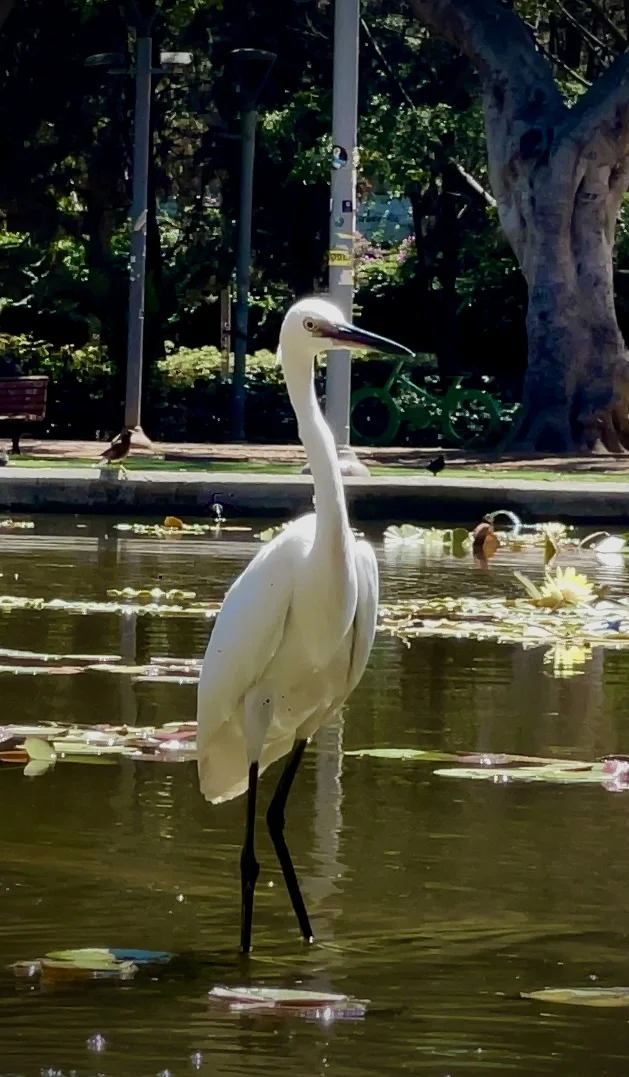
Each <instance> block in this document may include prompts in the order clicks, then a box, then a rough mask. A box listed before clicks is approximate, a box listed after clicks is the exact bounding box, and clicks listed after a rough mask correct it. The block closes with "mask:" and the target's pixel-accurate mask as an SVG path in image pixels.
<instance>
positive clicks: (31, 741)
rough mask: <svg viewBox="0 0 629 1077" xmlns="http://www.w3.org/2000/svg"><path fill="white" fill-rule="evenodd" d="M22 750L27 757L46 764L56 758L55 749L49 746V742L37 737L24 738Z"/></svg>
mask: <svg viewBox="0 0 629 1077" xmlns="http://www.w3.org/2000/svg"><path fill="white" fill-rule="evenodd" d="M24 751H25V752H26V754H27V755H28V758H29V759H32V760H35V761H36V762H42V763H47V764H48V765H50V764H51V763H54V762H55V760H56V758H57V756H56V755H55V751H54V749H53V748H51V747H50V744H48V742H47V741H45V740H40V739H39V738H37V737H27V738H26V740H25V741H24Z"/></svg>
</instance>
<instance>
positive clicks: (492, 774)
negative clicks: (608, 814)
mask: <svg viewBox="0 0 629 1077" xmlns="http://www.w3.org/2000/svg"><path fill="white" fill-rule="evenodd" d="M434 773H435V774H436V775H438V777H440V778H464V779H467V780H471V781H490V782H494V783H501V782H510V781H518V782H550V783H551V784H555V785H600V784H601V783H603V784H605V783H606V782H610V783H611V782H612V781H613V782H614V788H616V789H620V788H622V785H621V784H620V783H618V775H617V773H615V772H614V771H613V769H612V768H611V767H610V765H609V763H584V762H581V761H574V762H573V761H570V762H562V763H547V764H545V765H544V766H521V767H449V768H444V769H440V770H436V771H435V772H434ZM625 787H626V788H627V789H629V780H628V781H627V783H626V786H625Z"/></svg>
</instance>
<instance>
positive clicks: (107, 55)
mask: <svg viewBox="0 0 629 1077" xmlns="http://www.w3.org/2000/svg"><path fill="white" fill-rule="evenodd" d="M83 63H84V66H85V67H124V66H125V65H126V57H124V56H123V55H122V53H121V52H95V53H94V54H93V55H92V56H87V57H86V58H85V60H84V61H83Z"/></svg>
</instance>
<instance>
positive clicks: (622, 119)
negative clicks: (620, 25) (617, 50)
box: [558, 52, 629, 168]
mask: <svg viewBox="0 0 629 1077" xmlns="http://www.w3.org/2000/svg"><path fill="white" fill-rule="evenodd" d="M558 141H561V142H564V143H565V142H566V141H568V142H572V143H573V144H575V145H577V146H579V147H582V148H585V147H589V148H590V149H591V151H592V152H595V153H596V155H597V159H598V161H599V163H600V164H604V165H608V166H609V167H610V168H613V167H614V166H615V165H617V163H618V161H619V159H620V158H622V157H624V156H625V154H626V153H628V152H629V52H624V53H622V54H621V55H620V56H617V57H616V59H615V60H614V62H613V63H612V64H610V66H609V67H608V68H607V70H606V71H605V72H604V73H603V74H602V75H599V77H598V78H597V79H596V82H594V83H593V85H592V86H591V87H590V89H589V90H588V91H587V92H586V93H584V94H583V96H582V97H580V98H579V100H578V101H577V103H576V104H575V105H573V107H572V108H571V109H570V112H569V114H568V116H567V118H566V120H565V122H564V123H563V124H562V127H561V129H560V131H558Z"/></svg>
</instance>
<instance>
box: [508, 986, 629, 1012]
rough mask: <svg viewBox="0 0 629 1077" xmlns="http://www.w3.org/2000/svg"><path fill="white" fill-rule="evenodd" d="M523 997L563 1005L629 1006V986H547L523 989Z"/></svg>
mask: <svg viewBox="0 0 629 1077" xmlns="http://www.w3.org/2000/svg"><path fill="white" fill-rule="evenodd" d="M520 997H521V998H526V999H533V1000H534V1001H535V1002H551V1003H557V1004H558V1005H561V1006H600V1007H608V1008H609V1007H612V1008H616V1007H619V1006H629V987H545V988H544V989H543V990H541V991H522V992H521V996H520Z"/></svg>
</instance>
